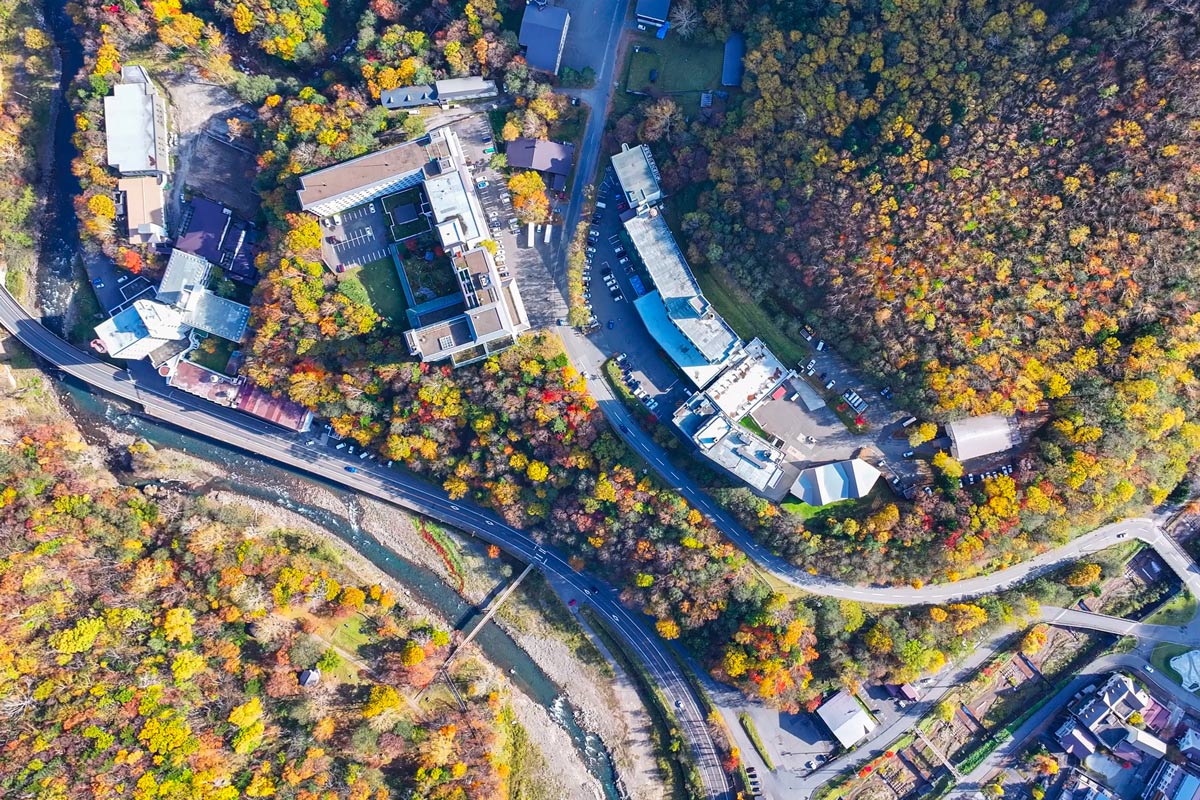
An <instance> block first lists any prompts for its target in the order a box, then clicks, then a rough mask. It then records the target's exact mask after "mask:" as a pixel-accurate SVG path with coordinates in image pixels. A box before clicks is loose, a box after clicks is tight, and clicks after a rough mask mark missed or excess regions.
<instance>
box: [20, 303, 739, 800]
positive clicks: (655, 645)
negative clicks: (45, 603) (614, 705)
mask: <svg viewBox="0 0 1200 800" xmlns="http://www.w3.org/2000/svg"><path fill="white" fill-rule="evenodd" d="M0 324H2V325H3V326H4V327H5V328H7V329H8V330H9V331H10V332H11V333H12V334H13V335H15V336H16V337H17V338H18V339H19V340H20V341H21V342H22V343H23V344H25V345H26V346H27V347H29V348H30V349H31V350H33V351H34V352H35V353H37V354H38V355H39V356H41V357H42V358H43V359H45V360H47V361H49V362H50V363H52V364H54V365H55V366H57V367H58V368H59V369H61V370H62V371H63V372H66V373H67V374H69V375H71V376H73V377H75V378H77V379H79V380H81V381H83V382H85V383H87V384H89V385H90V386H93V387H95V388H97V389H101V390H103V391H105V392H108V393H110V394H113V395H116V396H118V397H121V398H124V399H125V400H129V401H131V402H134V403H137V404H139V405H140V406H142V407H143V408H144V409H145V410H146V412H147V413H148V414H150V415H151V416H153V417H155V418H157V419H160V420H163V421H164V422H167V423H170V424H172V425H176V426H178V427H180V428H183V429H185V430H187V431H189V432H191V433H195V434H198V435H200V436H207V437H209V438H211V439H215V440H217V441H219V442H222V443H224V444H226V445H230V446H233V447H238V448H240V449H242V450H246V451H248V452H251V453H254V454H256V455H259V456H263V457H264V458H269V459H271V460H273V461H276V462H278V463H281V464H285V465H287V466H289V467H292V468H293V469H297V470H300V471H303V472H306V473H309V474H311V475H315V476H317V477H319V478H323V479H325V480H328V481H332V482H334V483H339V484H342V485H344V486H347V487H349V488H351V489H354V490H356V491H359V492H362V493H363V494H368V495H371V496H373V497H376V498H378V499H381V500H384V501H387V502H390V503H393V504H395V505H397V506H400V507H402V508H405V509H407V510H410V511H415V512H417V513H419V514H424V515H425V516H428V517H431V518H433V519H436V520H438V521H440V522H443V523H445V524H447V525H450V526H452V527H455V528H459V529H461V530H464V531H467V532H469V533H471V534H473V535H475V536H478V537H479V538H480V539H483V540H484V541H486V542H489V543H491V544H495V545H498V546H499V547H501V548H503V549H504V550H505V551H506V552H508V553H510V554H511V555H513V556H514V557H516V558H518V559H521V560H523V561H527V562H531V563H533V562H536V563H537V564H538V566H539V568H540V569H542V570H543V571H544V572H546V573H547V574H548V575H549V576H550V577H552V578H553V579H554V580H556V581H558V582H559V583H560V584H563V585H566V586H569V587H571V589H572V590H573V591H574V592H575V595H576V597H577V598H578V599H579V600H580V601H581V602H590V603H592V604H593V605H594V606H595V607H596V609H597V610H598V611H599V612H600V613H602V614H604V615H605V616H607V617H608V618H609V620H610V622H611V627H612V629H613V631H614V632H615V633H616V635H618V636H620V637H621V639H622V640H623V641H624V642H625V643H626V645H627V646H628V648H629V649H630V651H631V652H632V653H634V654H635V655H636V656H637V657H638V658H639V659H640V660H641V662H642V664H643V665H644V666H645V668H646V670H647V671H648V673H649V674H650V676H651V678H652V679H653V680H654V681H655V683H657V684H658V686H659V687H660V689H661V690H662V692H663V694H664V696H665V697H666V699H667V701H668V702H670V703H672V704H674V705H675V707H676V714H677V716H678V718H679V721H680V724H681V725H682V727H683V731H682V733H683V734H684V736H685V737H686V738H687V739H688V741H689V742H690V743H691V746H692V749H693V751H694V753H695V756H696V763H697V766H698V768H699V770H700V774H701V778H702V780H703V782H704V786H705V789H706V794H707V796H708V797H710V798H715V799H716V800H727V798H730V797H731V796H732V787H731V785H730V782H729V778H728V776H726V775H725V773H724V771H723V770H722V769H721V763H720V758H719V756H718V753H717V750H716V746H715V745H714V743H713V741H712V737H711V736H710V734H709V731H708V727H707V725H706V723H705V721H704V712H703V711H702V709H701V707H700V704H699V702H698V700H697V698H696V697H695V695H694V694H693V693H692V691H691V689H690V687H689V686H688V684H687V681H686V679H685V678H684V676H683V673H682V672H681V671H680V669H679V666H678V665H677V664H676V663H675V662H674V661H673V660H672V658H671V656H670V655H669V654H668V653H667V652H666V650H665V649H664V645H663V642H662V641H661V640H660V639H659V638H658V637H657V636H656V635H655V634H653V633H652V632H651V631H650V629H649V628H647V626H646V625H645V623H644V620H643V618H642V617H641V615H638V614H635V613H633V612H630V611H629V610H627V609H626V608H625V607H624V606H622V605H621V604H620V603H619V602H618V600H617V592H616V590H615V589H614V588H612V587H610V586H608V585H607V584H605V583H604V582H602V581H600V580H599V579H596V578H592V577H590V576H588V575H583V574H580V573H578V572H575V571H574V570H573V569H571V567H570V565H569V564H567V561H566V559H565V558H563V557H562V556H561V555H559V554H558V553H557V552H555V551H553V550H552V549H549V548H543V547H542V546H541V545H540V544H539V543H538V542H537V541H536V540H534V539H533V538H532V537H531V536H530V535H529V534H528V533H526V532H524V531H521V530H518V529H516V528H512V527H509V526H508V525H507V524H505V523H504V521H503V520H501V519H500V518H499V517H498V516H496V515H495V514H494V513H492V512H490V511H484V510H482V509H479V508H477V507H475V506H473V505H470V504H467V503H462V502H458V503H455V502H451V501H450V500H449V499H448V498H447V497H446V495H445V493H444V492H443V491H442V490H441V489H439V488H435V487H432V486H429V485H428V484H426V483H424V482H422V481H419V480H417V479H415V478H413V477H411V476H409V475H406V474H404V473H402V472H399V471H396V470H391V469H387V468H386V467H383V466H381V465H378V464H374V463H371V462H363V461H360V460H358V459H355V458H347V457H343V456H342V455H341V453H340V451H337V450H333V449H330V448H326V447H309V446H307V445H306V444H305V441H306V439H305V437H303V436H296V435H293V434H290V433H284V432H282V431H281V430H280V429H279V428H277V427H276V426H274V425H272V424H270V423H268V422H265V421H263V420H259V419H257V418H255V417H251V416H249V415H247V414H243V413H241V412H239V411H234V410H232V409H228V408H224V407H221V406H217V405H214V404H212V403H209V402H207V401H204V400H201V399H200V398H198V397H193V396H192V395H189V394H185V393H181V392H177V391H174V390H171V389H169V388H167V387H165V386H162V385H154V384H144V385H143V384H138V383H136V382H134V381H133V380H131V379H130V373H128V372H127V371H125V370H121V369H117V368H116V367H114V366H112V365H110V364H108V363H106V362H103V361H100V360H99V359H97V358H96V357H94V356H93V355H91V354H90V353H87V352H84V351H82V350H80V349H78V348H76V347H74V346H73V345H71V344H69V343H67V342H66V341H64V340H62V339H60V338H59V337H57V336H55V335H54V334H53V333H51V332H50V331H49V330H48V329H47V328H46V327H45V326H43V325H42V324H41V323H39V322H38V321H37V320H35V319H33V318H32V317H31V316H30V315H29V314H28V312H26V311H25V309H24V308H22V307H21V306H20V304H18V303H17V302H16V300H14V299H13V297H12V295H10V294H9V293H8V291H7V290H4V291H0ZM347 466H353V467H354V468H355V469H356V472H353V473H352V472H348V471H347V470H346V467H347ZM592 587H596V589H595V591H593V589H592Z"/></svg>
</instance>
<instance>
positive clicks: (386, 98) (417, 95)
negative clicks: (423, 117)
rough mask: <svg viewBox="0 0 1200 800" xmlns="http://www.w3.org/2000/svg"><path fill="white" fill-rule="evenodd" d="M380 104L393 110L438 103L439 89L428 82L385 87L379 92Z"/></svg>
mask: <svg viewBox="0 0 1200 800" xmlns="http://www.w3.org/2000/svg"><path fill="white" fill-rule="evenodd" d="M379 104H380V105H382V106H383V107H384V108H386V109H389V110H391V111H398V110H400V109H404V108H419V107H420V106H432V105H437V90H436V89H434V88H433V86H431V85H429V84H428V83H422V84H420V85H418V86H397V87H396V88H395V89H384V90H383V91H381V92H380V93H379Z"/></svg>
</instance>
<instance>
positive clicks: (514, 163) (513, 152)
mask: <svg viewBox="0 0 1200 800" xmlns="http://www.w3.org/2000/svg"><path fill="white" fill-rule="evenodd" d="M504 152H505V155H506V156H507V157H508V165H509V166H510V167H515V168H517V169H534V170H537V171H538V172H549V173H551V174H553V175H566V174H567V173H569V172H570V171H571V165H572V164H573V163H575V145H573V144H571V143H570V142H551V141H548V140H546V139H513V140H512V141H511V142H509V143H508V149H507V150H505V151H504Z"/></svg>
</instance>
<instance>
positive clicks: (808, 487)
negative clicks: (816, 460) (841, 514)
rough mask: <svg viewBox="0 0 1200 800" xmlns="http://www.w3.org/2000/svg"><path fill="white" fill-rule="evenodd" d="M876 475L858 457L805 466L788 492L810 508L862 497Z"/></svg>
mask: <svg viewBox="0 0 1200 800" xmlns="http://www.w3.org/2000/svg"><path fill="white" fill-rule="evenodd" d="M879 475H880V472H879V470H877V469H876V468H875V467H873V466H871V465H870V464H868V463H867V462H866V461H863V460H862V459H861V458H851V459H848V460H846V461H837V462H834V463H832V464H822V465H821V466H819V467H809V468H808V469H806V470H804V471H803V472H801V473H800V475H799V476H798V477H797V478H796V481H795V482H794V483H793V484H792V488H791V492H792V494H793V495H795V496H796V497H798V498H799V499H800V500H802V501H803V502H805V503H808V504H809V505H810V506H824V505H828V504H829V503H836V502H838V501H840V500H857V499H860V498H863V497H866V496H867V495H868V494H869V493H870V491H871V489H872V487H874V486H875V482H876V481H878V480H879Z"/></svg>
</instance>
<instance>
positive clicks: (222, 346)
mask: <svg viewBox="0 0 1200 800" xmlns="http://www.w3.org/2000/svg"><path fill="white" fill-rule="evenodd" d="M210 342H211V344H209V343H210ZM206 345H207V346H208V347H211V348H212V352H211V353H209V352H206V349H205V347H206ZM236 349H237V345H236V344H234V343H233V342H231V341H229V340H228V339H222V338H221V337H220V336H209V337H208V338H207V339H205V340H204V342H202V343H201V345H200V347H197V348H196V349H195V350H193V351H192V352H191V353H190V354H188V358H189V359H191V360H192V361H195V362H196V363H197V364H199V365H200V366H202V367H205V368H207V369H211V370H212V371H213V372H221V373H224V372H225V366H226V365H227V364H228V363H229V357H230V356H231V355H233V351H234V350H236Z"/></svg>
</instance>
